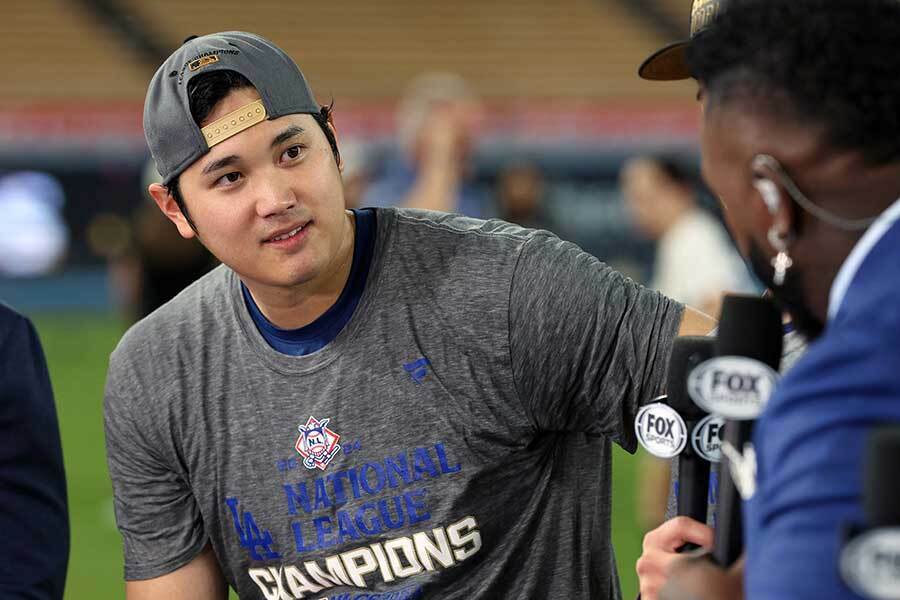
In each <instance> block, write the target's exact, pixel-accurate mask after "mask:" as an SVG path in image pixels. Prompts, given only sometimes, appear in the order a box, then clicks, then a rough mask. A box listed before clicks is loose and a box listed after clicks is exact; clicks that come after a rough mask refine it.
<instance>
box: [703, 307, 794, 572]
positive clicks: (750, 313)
mask: <svg viewBox="0 0 900 600" xmlns="http://www.w3.org/2000/svg"><path fill="white" fill-rule="evenodd" d="M781 349H782V327H781V313H780V311H779V310H778V308H777V307H776V306H775V304H774V303H772V302H771V301H770V300H767V299H765V298H759V297H757V296H744V295H728V296H725V298H724V301H723V303H722V315H721V319H720V321H719V333H718V337H717V338H716V342H715V354H716V358H714V359H711V360H709V361H707V362H706V363H704V364H703V365H701V366H700V367H698V368H697V369H695V370H694V372H693V373H692V374H691V378H690V381H689V382H688V390H689V392H690V394H691V397H692V398H693V399H694V401H695V402H697V403H698V404H699V405H700V406H701V407H703V408H705V409H707V410H708V411H709V412H711V413H713V414H718V415H721V416H723V417H725V418H726V419H728V421H726V425H725V436H724V440H723V443H722V464H723V466H722V469H721V470H720V472H719V492H718V507H717V514H716V534H715V547H714V550H713V556H714V558H715V560H716V562H717V563H718V564H719V565H721V566H723V567H728V566H730V565H732V564H733V563H734V562H735V561H736V560H737V559H738V558H739V557H740V555H741V552H742V551H743V546H744V538H743V530H742V527H743V520H742V516H741V497H744V498H749V497H751V496H752V495H753V493H754V492H755V489H754V488H755V484H756V458H755V455H754V453H753V450H752V445H751V444H750V441H751V439H752V437H753V422H754V420H755V419H756V417H757V416H758V415H759V413H760V412H762V409H763V408H764V407H765V404H766V402H768V399H769V395H770V394H771V392H772V390H773V389H774V387H775V383H776V382H777V377H778V375H777V373H776V371H775V369H777V368H778V364H779V362H780V360H781Z"/></svg>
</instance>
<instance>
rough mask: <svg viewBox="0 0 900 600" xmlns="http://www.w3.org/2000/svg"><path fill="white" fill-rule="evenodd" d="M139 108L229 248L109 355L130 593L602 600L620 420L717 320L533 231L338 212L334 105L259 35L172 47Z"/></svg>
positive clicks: (181, 197) (183, 210) (168, 208)
mask: <svg viewBox="0 0 900 600" xmlns="http://www.w3.org/2000/svg"><path fill="white" fill-rule="evenodd" d="M144 126H145V130H146V132H147V138H148V143H149V145H150V148H151V151H152V152H153V155H154V158H155V159H156V161H157V164H158V165H159V169H160V172H161V175H162V177H163V183H162V184H155V185H153V186H151V188H150V193H151V194H152V195H153V197H154V199H155V200H156V202H157V204H158V205H159V207H160V209H161V210H162V211H163V212H164V213H166V214H167V216H169V218H170V219H171V220H172V221H173V222H174V223H175V225H176V227H177V228H178V230H179V232H180V233H181V234H182V235H184V236H185V237H192V236H197V237H198V238H199V239H200V240H201V241H202V242H203V243H204V244H205V245H206V246H207V248H209V249H210V250H211V251H212V252H213V254H215V255H216V256H217V257H218V258H219V259H220V260H222V262H223V263H224V265H223V266H222V267H220V268H218V269H216V270H215V271H213V272H212V273H210V274H209V275H207V276H205V277H204V278H202V279H201V280H199V281H198V282H197V283H195V284H194V285H192V286H191V287H189V288H188V289H187V290H185V291H184V292H183V293H182V294H180V295H179V296H178V297H176V298H175V299H174V300H173V301H171V302H170V303H168V304H166V305H165V306H163V307H162V308H160V309H159V310H158V311H156V312H155V313H153V314H151V315H150V316H149V317H148V318H146V319H144V320H143V321H141V322H140V323H138V324H137V325H135V326H134V327H133V328H132V329H131V330H130V331H129V332H128V333H127V334H126V335H125V337H124V338H123V339H122V341H121V343H120V344H119V346H118V348H117V349H116V350H115V352H114V353H113V355H112V357H111V360H110V369H109V375H108V380H107V389H106V399H105V415H106V436H107V446H108V460H109V467H110V475H111V478H112V481H113V487H114V491H115V507H116V518H117V522H118V525H119V528H120V530H121V532H122V537H123V541H124V550H125V577H126V580H127V581H128V583H127V586H126V592H127V596H128V598H129V599H130V600H134V599H138V600H140V599H142V598H157V597H166V598H175V599H179V598H192V599H195V598H204V599H205V598H222V597H224V594H225V584H226V582H227V584H228V585H230V586H231V587H233V588H234V589H235V590H237V592H238V593H239V595H240V596H241V598H266V599H272V600H288V599H294V598H316V599H319V598H330V599H332V600H334V599H338V598H346V599H350V598H367V599H374V598H381V599H387V598H392V599H400V598H460V599H462V598H484V599H487V598H543V597H548V596H551V595H553V596H556V595H559V596H564V597H576V598H615V597H618V596H619V593H618V582H617V579H616V575H615V561H614V558H613V555H612V547H611V544H610V509H611V497H610V481H611V474H610V468H611V466H610V441H615V442H617V443H619V444H620V445H621V446H622V447H624V448H625V449H627V450H629V451H633V450H634V449H635V439H634V435H633V424H632V423H633V417H634V414H635V412H636V409H637V406H638V404H639V403H640V402H642V401H646V400H648V399H650V398H652V397H654V396H655V395H656V394H658V393H659V392H660V391H661V389H660V388H661V385H662V382H663V381H664V377H665V366H666V362H667V360H668V353H669V349H670V346H671V343H672V340H673V339H674V337H675V336H676V335H678V334H679V333H683V334H693V333H704V332H705V331H706V330H708V329H709V327H710V323H709V321H708V320H707V319H705V318H703V317H701V316H699V315H697V314H696V313H690V312H686V311H685V310H684V309H683V307H682V306H680V305H679V304H677V303H675V302H672V301H670V300H668V299H666V298H665V297H663V296H661V295H659V294H657V293H655V292H652V291H649V290H645V289H643V288H641V287H640V286H638V285H636V284H635V283H634V282H632V281H630V280H629V279H627V278H625V277H623V276H621V275H619V274H618V273H616V272H614V271H612V270H611V269H609V268H608V267H607V266H605V265H604V264H602V263H601V262H599V261H598V260H597V259H595V258H594V257H592V256H590V255H588V254H586V253H584V252H582V251H581V250H580V249H578V248H577V247H576V246H574V245H572V244H570V243H567V242H564V241H561V240H559V239H558V238H556V237H555V236H553V235H552V234H549V233H546V232H539V231H531V230H526V229H522V228H520V227H517V226H514V225H510V224H507V223H503V222H499V221H488V222H485V221H479V220H474V219H467V218H464V217H457V216H452V215H445V214H441V213H429V212H423V211H413V210H395V209H381V210H370V211H356V212H352V213H351V212H347V211H345V210H344V207H343V198H342V194H341V187H340V173H339V169H340V165H341V162H340V156H339V154H338V152H337V145H336V141H335V136H334V129H333V127H332V125H331V122H330V116H329V114H328V111H327V110H320V109H319V108H318V105H316V104H315V101H314V100H313V99H312V96H311V94H310V93H309V89H308V87H307V86H306V83H305V81H304V80H303V78H302V75H301V74H300V72H299V71H298V70H297V68H296V66H295V65H294V64H293V62H292V61H290V59H289V58H288V57H286V55H284V54H283V53H282V52H281V51H280V50H279V49H277V48H276V47H274V46H273V45H271V43H270V42H267V41H266V40H263V39H262V38H259V37H257V36H253V35H250V34H245V33H239V32H229V33H227V34H215V35H211V36H204V37H201V38H195V39H193V40H189V41H187V42H186V43H185V45H183V46H182V47H181V48H180V49H179V50H178V51H176V52H175V53H174V54H173V55H172V57H170V58H169V59H168V60H167V61H166V63H165V64H163V66H162V67H161V68H160V70H159V71H158V72H157V74H156V76H155V77H154V79H153V81H152V82H151V86H150V91H149V92H148V99H147V105H146V107H145V116H144ZM198 140H199V141H198ZM683 317H684V318H683Z"/></svg>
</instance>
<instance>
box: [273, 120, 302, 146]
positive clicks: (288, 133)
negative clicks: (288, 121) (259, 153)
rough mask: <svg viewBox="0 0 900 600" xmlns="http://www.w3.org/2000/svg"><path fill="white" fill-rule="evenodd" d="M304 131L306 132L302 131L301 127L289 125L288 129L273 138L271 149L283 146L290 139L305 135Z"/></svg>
mask: <svg viewBox="0 0 900 600" xmlns="http://www.w3.org/2000/svg"><path fill="white" fill-rule="evenodd" d="M305 131H306V130H305V129H303V128H302V127H300V126H299V125H291V126H290V127H288V128H287V129H285V130H284V131H282V132H281V133H279V134H278V135H276V136H275V138H274V139H273V140H272V148H274V147H275V146H279V145H281V144H283V143H284V142H286V141H288V140H289V139H291V138H292V137H296V136H298V135H301V134H303V133H305Z"/></svg>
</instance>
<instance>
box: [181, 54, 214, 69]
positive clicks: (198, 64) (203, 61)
mask: <svg viewBox="0 0 900 600" xmlns="http://www.w3.org/2000/svg"><path fill="white" fill-rule="evenodd" d="M217 62H219V57H218V56H216V55H215V54H212V55H210V56H202V57H200V58H198V59H197V60H192V61H191V62H189V63H188V68H189V69H190V70H191V71H196V70H197V69H202V68H203V67H205V66H207V65H211V64H213V63H217Z"/></svg>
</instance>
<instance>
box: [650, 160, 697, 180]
mask: <svg viewBox="0 0 900 600" xmlns="http://www.w3.org/2000/svg"><path fill="white" fill-rule="evenodd" d="M650 160H651V161H653V164H655V165H656V167H657V168H658V169H659V170H660V171H661V172H662V174H663V175H665V176H666V178H667V179H670V180H671V181H673V182H675V183H677V184H679V185H682V186H684V187H687V188H693V187H696V186H697V178H696V176H695V175H694V174H693V173H692V172H691V171H690V169H689V168H688V167H687V165H685V164H684V163H683V162H682V161H681V160H679V159H677V158H675V157H674V156H669V155H665V154H657V155H653V156H651V157H650Z"/></svg>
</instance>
